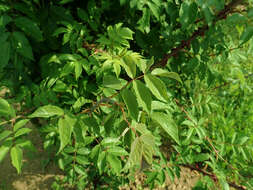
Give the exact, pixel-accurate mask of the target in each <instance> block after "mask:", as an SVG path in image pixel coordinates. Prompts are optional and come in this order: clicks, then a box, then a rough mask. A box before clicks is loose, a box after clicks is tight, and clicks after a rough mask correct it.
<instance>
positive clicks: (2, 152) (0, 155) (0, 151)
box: [0, 143, 11, 163]
mask: <svg viewBox="0 0 253 190" xmlns="http://www.w3.org/2000/svg"><path fill="white" fill-rule="evenodd" d="M9 144H10V146H6V145H3V146H0V163H1V162H2V161H3V159H4V158H5V156H6V154H7V153H8V152H9V150H10V148H11V143H9Z"/></svg>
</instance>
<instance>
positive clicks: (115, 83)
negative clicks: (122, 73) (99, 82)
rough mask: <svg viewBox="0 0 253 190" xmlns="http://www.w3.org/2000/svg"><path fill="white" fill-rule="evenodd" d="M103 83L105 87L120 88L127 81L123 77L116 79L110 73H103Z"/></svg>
mask: <svg viewBox="0 0 253 190" xmlns="http://www.w3.org/2000/svg"><path fill="white" fill-rule="evenodd" d="M103 84H104V86H105V87H108V88H112V89H115V90H120V89H121V88H122V87H123V86H125V85H126V84H127V81H126V80H124V79H117V78H116V77H114V76H112V75H105V76H104V80H103Z"/></svg>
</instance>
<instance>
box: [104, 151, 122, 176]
mask: <svg viewBox="0 0 253 190" xmlns="http://www.w3.org/2000/svg"><path fill="white" fill-rule="evenodd" d="M106 158H107V161H108V162H109V164H110V166H111V168H112V170H113V171H114V172H115V173H116V174H119V173H120V170H121V169H122V165H121V161H120V160H119V159H118V158H117V157H116V156H114V155H112V154H107V156H106Z"/></svg>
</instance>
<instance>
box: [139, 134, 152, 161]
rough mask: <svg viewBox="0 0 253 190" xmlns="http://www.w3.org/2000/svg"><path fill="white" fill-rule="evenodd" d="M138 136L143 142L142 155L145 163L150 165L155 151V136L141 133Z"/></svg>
mask: <svg viewBox="0 0 253 190" xmlns="http://www.w3.org/2000/svg"><path fill="white" fill-rule="evenodd" d="M140 138H141V141H142V144H143V156H144V158H145V160H146V161H147V163H148V164H150V165H151V164H152V162H153V155H154V153H155V138H154V136H153V135H151V134H143V135H141V137H140Z"/></svg>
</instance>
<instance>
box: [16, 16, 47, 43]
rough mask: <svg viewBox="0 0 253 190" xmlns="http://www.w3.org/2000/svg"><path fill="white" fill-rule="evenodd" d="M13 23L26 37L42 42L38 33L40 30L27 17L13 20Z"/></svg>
mask: <svg viewBox="0 0 253 190" xmlns="http://www.w3.org/2000/svg"><path fill="white" fill-rule="evenodd" d="M14 22H15V24H16V26H17V27H18V28H20V29H21V30H23V31H24V32H25V34H27V35H28V36H31V37H33V39H35V40H37V41H42V40H43V36H42V32H41V31H40V28H39V27H38V25H37V24H36V23H35V22H34V21H32V20H31V19H29V18H27V17H18V18H16V19H15V20H14Z"/></svg>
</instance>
